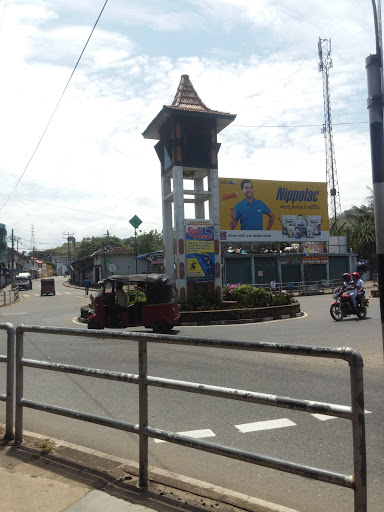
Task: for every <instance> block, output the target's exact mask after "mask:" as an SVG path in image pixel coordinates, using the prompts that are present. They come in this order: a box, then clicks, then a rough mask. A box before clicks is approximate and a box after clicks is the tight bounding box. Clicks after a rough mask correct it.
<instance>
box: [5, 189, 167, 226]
mask: <svg viewBox="0 0 384 512" xmlns="http://www.w3.org/2000/svg"><path fill="white" fill-rule="evenodd" d="M7 195H8V194H3V193H2V192H0V196H7ZM13 197H14V198H15V199H20V200H21V201H28V202H32V203H38V204H44V205H45V206H52V207H54V208H63V209H64V210H71V211H73V212H79V213H86V214H88V215H98V216H99V217H106V218H110V219H117V220H125V221H128V222H129V219H128V217H117V216H116V215H108V214H106V213H100V212H90V211H87V210H80V209H79V208H71V207H70V206H62V205H59V204H53V203H46V202H44V201H37V200H36V199H29V198H26V197H20V196H15V195H14V196H13ZM145 222H146V223H147V224H155V223H153V222H147V221H145ZM156 225H157V224H156Z"/></svg>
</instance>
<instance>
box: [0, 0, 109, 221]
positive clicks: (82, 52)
mask: <svg viewBox="0 0 384 512" xmlns="http://www.w3.org/2000/svg"><path fill="white" fill-rule="evenodd" d="M107 3H108V0H105V2H104V5H103V7H102V9H101V11H100V13H99V15H98V17H97V19H96V22H95V24H94V25H93V28H92V30H91V33H90V34H89V36H88V39H87V42H86V43H85V45H84V47H83V49H82V51H81V53H80V56H79V58H78V59H77V62H76V64H75V67H74V68H73V70H72V73H71V75H70V77H69V79H68V81H67V83H66V85H65V87H64V90H63V92H62V93H61V96H60V98H59V101H58V102H57V104H56V106H55V108H54V109H53V112H52V114H51V117H50V118H49V120H48V123H47V125H46V127H45V128H44V130H43V133H42V135H41V137H40V139H39V140H38V142H37V145H36V147H35V149H34V150H33V152H32V155H31V157H30V159H29V160H28V162H27V165H26V166H25V168H24V170H23V172H22V173H21V176H20V177H19V179H18V180H17V183H16V185H15V186H14V188H13V190H12V192H11V193H10V195H9V197H8V199H7V200H6V201H5V203H4V204H3V206H2V207H1V208H0V212H1V211H2V210H3V208H4V207H5V206H6V205H7V203H8V201H9V200H10V199H11V197H12V196H13V193H14V192H15V190H16V188H17V187H18V185H19V183H20V181H21V180H22V179H23V176H24V174H25V173H26V172H27V169H28V167H29V165H30V163H31V162H32V159H33V157H34V156H35V154H36V152H37V150H38V148H39V146H40V144H41V142H42V140H43V138H44V136H45V134H46V132H47V130H48V128H49V126H50V124H51V122H52V119H53V117H54V115H55V114H56V111H57V109H58V108H59V105H60V103H61V100H62V99H63V96H64V94H65V92H66V90H67V88H68V86H69V83H70V81H71V80H72V77H73V75H74V74H75V71H76V69H77V66H78V65H79V63H80V60H81V58H82V56H83V54H84V52H85V49H86V48H87V46H88V43H89V41H90V39H91V37H92V35H93V32H94V31H95V28H96V25H97V24H98V22H99V19H100V17H101V15H102V14H103V11H104V9H105V6H106V5H107Z"/></svg>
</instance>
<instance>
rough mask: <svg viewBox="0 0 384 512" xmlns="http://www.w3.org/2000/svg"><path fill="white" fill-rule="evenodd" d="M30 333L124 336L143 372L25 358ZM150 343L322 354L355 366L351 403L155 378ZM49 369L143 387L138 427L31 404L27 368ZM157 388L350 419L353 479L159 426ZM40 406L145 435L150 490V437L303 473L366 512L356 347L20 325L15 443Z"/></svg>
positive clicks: (142, 446) (142, 467)
mask: <svg viewBox="0 0 384 512" xmlns="http://www.w3.org/2000/svg"><path fill="white" fill-rule="evenodd" d="M24 333H41V334H50V335H60V336H63V335H65V336H80V337H87V338H88V337H91V338H101V339H106V338H107V339H108V338H109V339H124V340H127V341H133V342H137V343H138V348H139V364H138V374H137V375H135V374H128V373H120V372H113V371H107V370H102V369H97V368H84V367H79V366H74V365H68V364H61V363H54V362H50V361H37V360H32V359H26V358H24V357H23V344H24ZM148 343H162V344H172V345H183V346H185V345H192V346H197V347H209V348H211V349H212V348H213V349H230V350H246V351H250V352H266V353H270V354H276V355H277V354H287V355H296V356H297V355H300V356H306V357H320V358H321V357H322V358H332V359H342V360H345V361H347V362H348V364H349V367H350V382H351V406H344V405H337V404H330V403H325V402H314V401H310V400H302V399H296V398H289V397H284V396H274V395H268V394H264V393H258V392H251V391H246V390H241V389H240V390H239V389H232V388H226V387H219V386H211V385H207V384H200V383H195V382H187V381H179V380H172V379H166V378H160V377H152V376H149V375H148V373H147V357H148V354H147V345H148ZM25 367H29V368H35V369H40V370H51V371H56V372H65V373H71V374H76V375H82V376H84V377H94V378H99V379H108V380H114V381H119V382H124V383H130V384H136V385H138V386H139V424H138V425H137V424H133V423H128V422H123V421H119V420H116V419H113V418H106V417H103V416H98V415H95V414H88V413H84V412H81V411H77V410H73V409H67V408H64V407H57V406H54V405H49V404H46V403H40V402H36V401H33V400H27V399H25V398H23V396H24V384H23V373H24V368H25ZM149 386H155V387H160V388H164V389H172V390H179V391H184V392H189V393H198V394H202V395H209V396H215V397H221V398H227V399H231V400H241V401H245V402H250V403H257V404H263V405H267V406H273V407H281V408H288V409H293V410H297V411H303V412H307V413H318V414H327V415H332V416H336V417H338V418H345V419H348V420H350V421H351V422H352V432H353V467H354V472H353V475H345V474H341V473H335V472H330V471H327V470H324V469H319V468H315V467H310V466H304V465H300V464H297V463H293V462H290V461H286V460H280V459H276V458H272V457H268V456H264V455H260V454H258V453H254V452H249V451H245V450H238V449H236V448H233V447H229V446H224V445H220V444H215V443H210V442H207V441H203V440H199V439H192V438H189V437H187V436H184V435H181V434H175V433H173V432H169V431H165V430H161V429H157V428H153V427H150V426H149V425H148V387H149ZM25 407H27V408H31V409H36V410H40V411H44V412H49V413H53V414H58V415H61V416H66V417H70V418H74V419H77V420H82V421H88V422H91V423H96V424H100V425H104V426H107V427H111V428H115V429H119V430H123V431H126V432H131V433H135V434H138V435H139V485H140V487H142V488H143V489H146V488H147V487H148V438H150V437H152V438H155V439H161V440H163V441H167V442H170V443H175V444H178V445H182V446H186V447H189V448H194V449H197V450H204V451H206V452H210V453H214V454H217V455H221V456H224V457H230V458H233V459H237V460H242V461H245V462H249V463H251V464H256V465H260V466H265V467H268V468H271V469H275V470H278V471H284V472H287V473H292V474H295V475H300V476H304V477H306V478H311V479H314V480H319V481H322V482H327V483H329V484H333V485H338V486H342V487H347V488H350V489H353V491H354V512H366V511H367V481H366V446H365V417H364V389H363V361H362V358H361V355H360V354H359V353H358V352H356V351H354V350H352V349H350V348H345V347H344V348H326V347H312V346H303V345H290V344H277V343H267V342H243V341H228V340H217V339H212V340H209V339H203V338H188V337H179V336H178V337H177V338H175V337H174V336H162V335H157V334H150V333H121V332H116V331H108V332H105V331H87V330H83V329H67V328H59V327H40V326H33V325H22V326H19V327H17V329H16V416H15V440H16V442H18V443H20V442H21V441H22V433H23V410H24V408H25Z"/></svg>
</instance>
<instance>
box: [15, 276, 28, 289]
mask: <svg viewBox="0 0 384 512" xmlns="http://www.w3.org/2000/svg"><path fill="white" fill-rule="evenodd" d="M14 284H15V286H18V288H19V290H32V279H31V274H29V273H27V272H20V274H17V276H15V280H14Z"/></svg>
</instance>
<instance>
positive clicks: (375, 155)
mask: <svg viewBox="0 0 384 512" xmlns="http://www.w3.org/2000/svg"><path fill="white" fill-rule="evenodd" d="M371 1H372V8H373V19H374V27H375V42H376V54H375V55H370V56H369V57H367V58H366V60H365V67H366V70H367V85H368V100H367V107H368V113H369V131H370V140H371V162H372V183H373V203H374V212H375V230H376V254H377V271H378V272H377V274H378V287H379V297H380V316H381V336H382V343H383V353H384V297H383V287H384V140H383V52H382V29H381V2H380V0H379V1H378V9H377V8H376V2H375V0H371Z"/></svg>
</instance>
